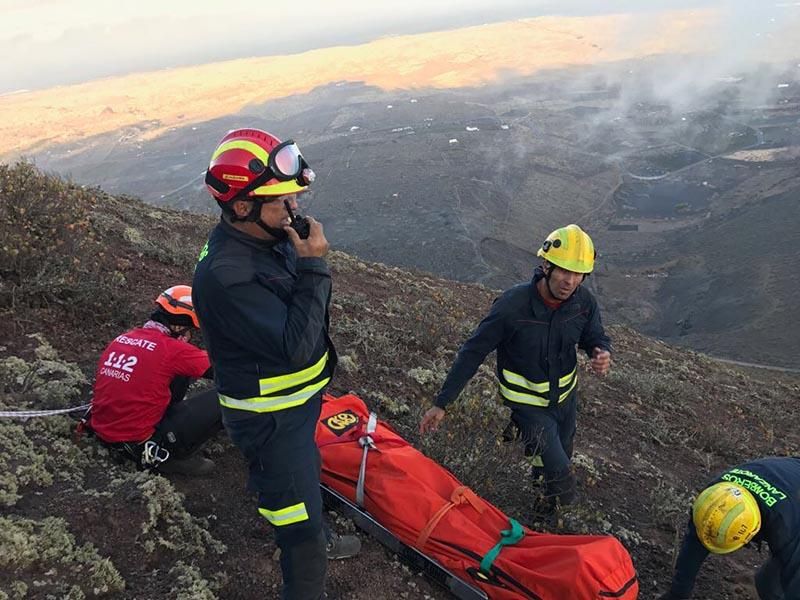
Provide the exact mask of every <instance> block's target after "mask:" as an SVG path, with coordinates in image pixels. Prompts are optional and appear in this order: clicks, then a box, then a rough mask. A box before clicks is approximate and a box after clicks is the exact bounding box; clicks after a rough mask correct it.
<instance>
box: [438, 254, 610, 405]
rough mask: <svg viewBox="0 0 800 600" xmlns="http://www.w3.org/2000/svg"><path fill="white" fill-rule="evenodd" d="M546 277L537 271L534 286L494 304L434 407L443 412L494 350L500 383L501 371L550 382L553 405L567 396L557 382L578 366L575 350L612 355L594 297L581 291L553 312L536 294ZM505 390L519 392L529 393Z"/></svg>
mask: <svg viewBox="0 0 800 600" xmlns="http://www.w3.org/2000/svg"><path fill="white" fill-rule="evenodd" d="M542 277H544V273H543V272H542V270H541V269H537V270H536V272H535V274H534V276H533V279H532V281H530V282H529V283H524V284H519V285H516V286H514V287H512V288H511V289H509V290H507V291H506V292H504V293H503V294H502V295H501V296H500V297H498V298H497V299H496V300H495V301H494V303H493V304H492V308H491V310H490V311H489V314H488V315H487V316H486V317H485V318H484V319H483V321H481V323H480V324H479V325H478V328H477V329H476V330H475V332H474V333H473V334H472V336H471V337H470V338H469V339H468V340H467V341H466V342H465V343H464V345H463V346H461V349H460V350H459V351H458V355H457V356H456V359H455V362H454V363H453V366H452V367H451V368H450V371H449V373H448V374H447V378H446V379H445V382H444V385H443V386H442V389H441V391H440V392H439V395H438V396H437V397H436V401H435V404H436V406H438V407H440V408H445V407H446V406H447V405H448V404H449V403H450V402H452V401H453V400H455V399H456V398H457V397H458V395H459V394H460V393H461V390H462V389H464V386H465V385H466V384H467V382H468V381H469V380H470V378H471V377H472V376H473V375H474V374H475V371H477V370H478V367H479V366H480V365H481V363H482V362H483V361H484V359H485V358H486V356H487V355H488V354H489V353H490V352H492V351H493V350H497V373H498V378H500V379H501V381H503V379H502V378H501V377H502V371H503V369H508V370H509V371H511V372H513V373H516V374H518V375H521V376H522V377H524V378H525V379H528V380H529V381H531V382H545V381H546V382H549V384H550V389H549V392H548V394H547V395H548V398H549V401H550V406H554V405H556V404H558V397H559V390H560V389H561V391H563V388H559V385H558V382H559V379H560V378H561V377H563V376H564V375H567V374H569V373H570V372H572V371H573V370H574V369H575V367H576V366H577V363H578V357H577V352H576V346H577V347H579V348H581V349H583V350H585V351H586V353H587V354H588V355H589V356H591V354H592V350H593V349H594V348H595V347H600V348H605V349H606V350H609V351H610V350H611V340H610V339H609V337H608V336H607V335H606V333H605V330H604V329H603V324H602V321H601V319H600V309H599V307H598V306H597V301H596V300H595V299H594V296H593V295H592V293H591V292H590V291H589V290H587V289H586V288H585V287H584V286H579V287H578V289H576V290H575V293H574V294H572V296H570V298H569V299H568V300H565V301H564V302H562V303H561V305H560V306H559V307H558V308H557V309H555V310H553V309H551V308H549V307H548V306H547V305H546V304H545V303H544V302H543V301H542V298H541V296H539V292H538V290H537V289H536V283H537V282H538V281H539V280H540V279H541V278H542ZM505 385H507V386H508V387H509V388H511V389H513V390H514V391H517V392H520V393H526V392H528V390H526V389H525V388H521V387H515V386H513V385H511V384H507V383H505ZM573 393H574V392H573Z"/></svg>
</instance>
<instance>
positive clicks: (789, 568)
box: [672, 456, 800, 600]
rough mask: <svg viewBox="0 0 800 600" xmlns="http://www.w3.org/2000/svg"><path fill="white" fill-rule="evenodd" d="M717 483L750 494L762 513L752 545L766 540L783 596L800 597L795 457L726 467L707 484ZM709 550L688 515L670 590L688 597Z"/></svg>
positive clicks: (799, 468)
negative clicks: (777, 568) (732, 485)
mask: <svg viewBox="0 0 800 600" xmlns="http://www.w3.org/2000/svg"><path fill="white" fill-rule="evenodd" d="M721 481H731V482H733V483H738V484H739V485H742V486H743V487H745V488H746V489H748V490H749V491H750V493H751V494H753V497H754V498H755V499H756V502H758V508H759V510H760V511H761V529H760V530H759V532H758V533H757V534H756V536H755V537H754V538H753V539H752V540H751V543H753V542H756V543H758V542H767V545H768V546H769V549H770V552H771V553H772V555H773V556H774V557H775V560H777V561H778V563H779V564H780V566H781V584H782V585H783V591H784V593H785V594H787V596H786V598H787V600H789V599H790V598H793V599H795V600H796V599H798V598H800V457H797V456H795V457H784V456H773V457H765V458H758V459H756V460H752V461H750V462H746V463H743V464H741V465H737V466H736V467H732V468H730V469H728V470H726V471H725V472H724V473H722V474H720V475H719V476H718V477H715V478H714V479H712V480H711V481H709V482H708V483H707V484H706V487H709V486H711V485H714V484H715V483H720V482H721ZM708 554H709V552H708V550H707V549H706V547H705V546H703V544H702V543H701V542H700V540H699V539H698V537H697V531H696V529H695V526H694V522H693V521H692V518H691V515H690V516H689V524H688V526H687V530H686V535H685V536H684V538H683V543H682V545H681V551H680V554H678V560H677V562H676V564H675V575H674V577H673V579H672V592H673V594H675V595H676V596H677V597H678V598H688V597H689V595H690V594H691V592H692V588H693V587H694V581H695V578H696V577H697V573H698V571H699V570H700V566H701V565H702V564H703V561H704V560H705V558H706V557H707V556H708Z"/></svg>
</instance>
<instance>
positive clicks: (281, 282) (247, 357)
mask: <svg viewBox="0 0 800 600" xmlns="http://www.w3.org/2000/svg"><path fill="white" fill-rule="evenodd" d="M330 298H331V276H330V271H329V270H328V266H327V264H326V262H325V260H324V259H322V258H301V257H298V256H297V254H296V252H295V249H294V246H293V245H292V244H291V242H290V241H288V240H284V241H281V242H278V243H275V242H267V241H263V240H259V239H257V238H254V237H252V236H249V235H247V234H245V233H242V232H241V231H239V230H237V229H236V228H234V227H232V226H231V225H230V224H228V223H226V222H225V221H220V223H219V224H218V225H217V226H216V227H215V228H214V229H213V230H212V231H211V235H210V236H209V239H208V244H207V246H206V248H204V249H203V251H202V252H201V255H200V260H199V262H198V263H197V266H196V268H195V273H194V281H193V283H192V301H193V303H194V307H195V311H196V312H197V316H198V318H199V320H200V327H201V329H202V331H203V339H204V340H205V343H206V345H207V347H208V353H209V356H210V358H211V363H212V364H213V365H214V381H215V383H216V386H217V390H218V391H219V393H220V394H224V395H226V396H230V397H232V398H252V397H257V396H260V391H261V390H260V385H259V381H260V380H261V379H264V378H267V377H274V376H278V375H286V374H289V373H296V372H298V371H301V370H303V369H305V368H308V367H310V366H312V365H314V364H315V363H317V362H318V361H319V360H320V359H321V358H322V356H323V355H324V354H325V352H326V350H327V351H328V363H327V366H326V368H325V369H324V371H323V373H321V374H320V376H319V377H317V378H315V380H317V379H320V378H322V377H326V376H327V377H330V376H332V375H333V371H334V368H335V366H336V351H335V349H334V346H333V343H332V342H331V340H330V337H329V336H328V327H329V313H328V306H329V304H330ZM298 387H302V386H298ZM291 391H293V390H287V393H290V392H291Z"/></svg>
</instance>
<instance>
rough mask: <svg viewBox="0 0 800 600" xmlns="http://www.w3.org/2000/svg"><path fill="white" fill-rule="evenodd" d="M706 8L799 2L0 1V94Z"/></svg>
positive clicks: (794, 5) (783, 6) (799, 5)
mask: <svg viewBox="0 0 800 600" xmlns="http://www.w3.org/2000/svg"><path fill="white" fill-rule="evenodd" d="M284 2H285V4H284ZM703 7H719V8H722V9H723V10H726V11H728V10H731V11H738V13H739V14H741V15H746V14H747V13H759V12H763V10H766V9H765V8H764V7H768V9H769V10H773V11H774V10H779V11H784V12H786V11H790V12H793V13H794V14H797V12H798V10H800V1H792V0H789V1H783V2H782V1H781V0H778V1H777V2H773V1H766V2H765V1H764V0H607V1H602V0H561V1H558V2H556V1H554V0H489V1H487V0H402V1H398V0H340V1H336V0H304V1H301V2H297V1H289V0H283V1H281V0H277V1H276V0H258V1H256V0H214V1H209V0H136V1H133V0H131V1H124V0H123V1H117V2H109V1H108V0H0V56H3V57H5V60H3V61H0V94H3V93H8V92H13V91H16V90H20V89H37V88H42V87H49V86H52V85H61V84H69V83H77V82H81V81H86V80H89V79H96V78H98V77H107V76H111V75H122V74H126V73H130V72H133V71H147V70H153V69H163V68H170V67H176V66H184V65H193V64H202V63H207V62H213V61H219V60H228V59H232V58H241V57H248V56H266V55H272V54H291V53H296V52H302V51H305V50H310V49H314V48H323V47H327V46H332V45H341V44H358V43H364V42H367V41H370V40H373V39H376V38H380V37H384V36H389V35H402V34H409V33H420V32H425V31H435V30H440V29H453V28H457V27H464V26H468V25H478V24H481V23H494V22H499V21H506V20H510V19H518V18H523V17H535V16H541V15H556V14H560V15H590V14H598V13H613V12H631V11H636V12H641V11H657V10H667V9H673V10H674V9H682V8H703ZM776 7H777V8H776ZM744 22H746V19H745V21H744ZM300 76H302V74H300V73H298V77H300Z"/></svg>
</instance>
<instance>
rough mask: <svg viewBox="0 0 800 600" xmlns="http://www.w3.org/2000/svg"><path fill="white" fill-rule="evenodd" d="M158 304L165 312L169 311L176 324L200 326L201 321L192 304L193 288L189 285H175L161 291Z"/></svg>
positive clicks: (157, 300)
mask: <svg viewBox="0 0 800 600" xmlns="http://www.w3.org/2000/svg"><path fill="white" fill-rule="evenodd" d="M156 304H158V305H159V306H160V307H161V309H162V310H163V311H164V312H167V313H169V314H170V315H172V316H173V317H177V318H175V319H174V321H175V325H187V326H189V325H190V324H191V325H194V326H195V327H196V328H198V329H199V328H200V321H198V320H197V315H196V314H195V312H194V304H192V288H191V287H190V286H188V285H173V286H172V287H171V288H169V289H167V290H164V291H163V292H161V293H160V294H159V295H158V297H157V298H156Z"/></svg>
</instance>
